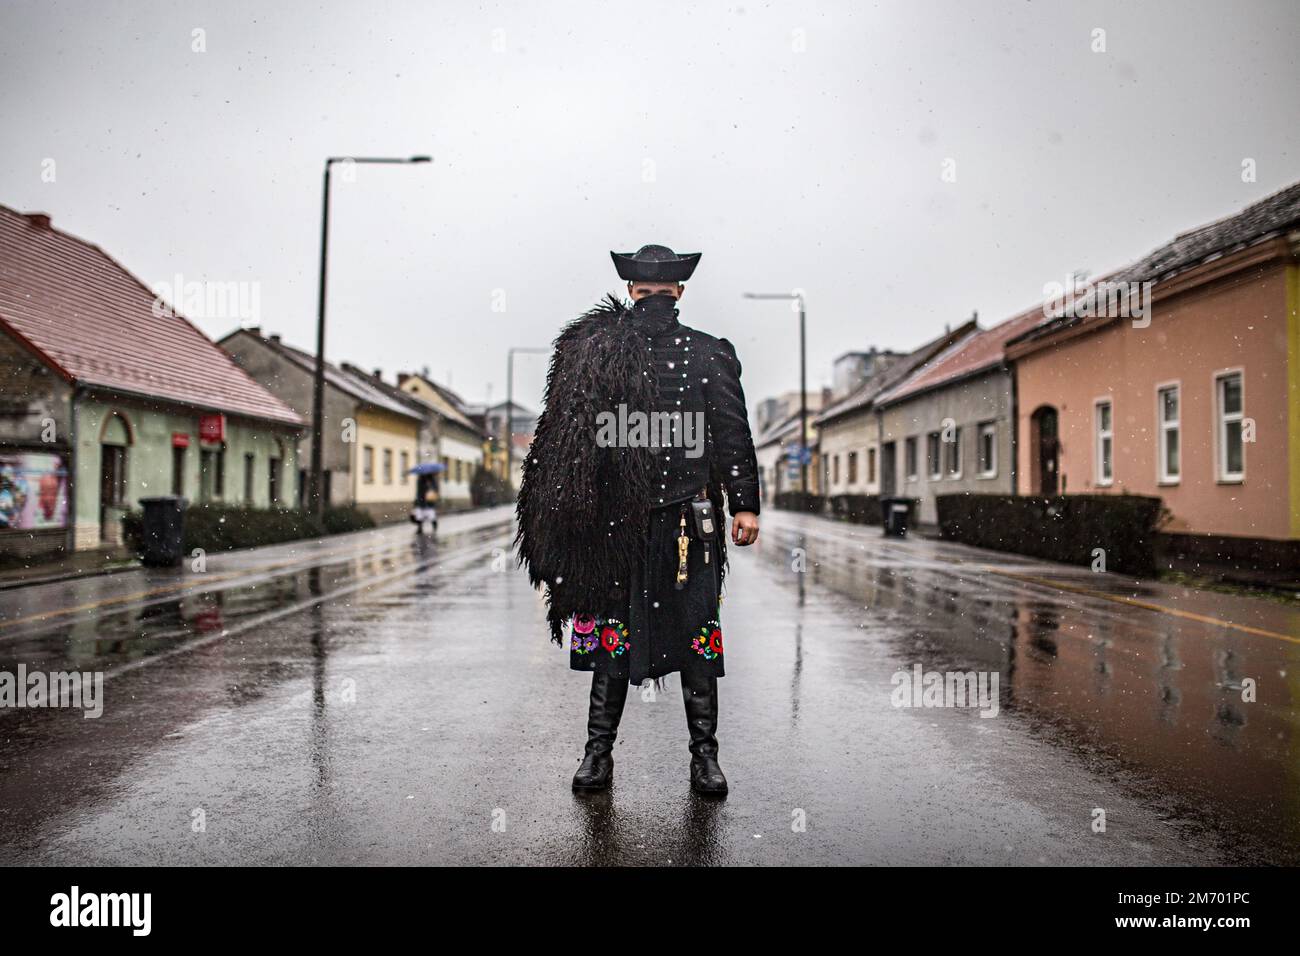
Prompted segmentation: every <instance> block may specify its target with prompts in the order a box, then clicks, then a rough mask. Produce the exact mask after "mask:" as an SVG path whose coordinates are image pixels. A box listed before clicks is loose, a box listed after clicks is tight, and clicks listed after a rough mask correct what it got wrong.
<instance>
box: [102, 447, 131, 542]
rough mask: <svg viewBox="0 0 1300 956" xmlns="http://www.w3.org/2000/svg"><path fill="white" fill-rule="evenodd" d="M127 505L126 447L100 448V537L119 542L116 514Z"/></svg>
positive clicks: (107, 540)
mask: <svg viewBox="0 0 1300 956" xmlns="http://www.w3.org/2000/svg"><path fill="white" fill-rule="evenodd" d="M125 505H126V446H125V445H100V446H99V537H100V539H101V540H102V541H105V542H107V543H110V544H115V543H116V542H117V540H118V535H119V532H120V529H119V528H118V524H117V518H118V517H119V516H118V515H117V514H115V513H114V512H116V511H117V510H118V509H121V508H123V507H125Z"/></svg>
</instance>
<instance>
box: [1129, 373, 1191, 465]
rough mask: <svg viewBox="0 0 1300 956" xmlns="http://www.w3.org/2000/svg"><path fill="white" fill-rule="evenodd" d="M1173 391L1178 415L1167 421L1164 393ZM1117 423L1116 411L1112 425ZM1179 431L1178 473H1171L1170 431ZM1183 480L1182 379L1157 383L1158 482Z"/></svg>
mask: <svg viewBox="0 0 1300 956" xmlns="http://www.w3.org/2000/svg"><path fill="white" fill-rule="evenodd" d="M1169 391H1172V392H1173V393H1174V395H1175V396H1176V398H1177V403H1178V416H1177V417H1176V418H1175V419H1174V420H1173V421H1172V422H1168V421H1165V403H1164V393H1165V392H1169ZM1114 423H1115V418H1114V413H1112V415H1111V425H1112V426H1113V425H1114ZM1171 431H1172V432H1177V433H1178V474H1176V475H1171V474H1169V472H1167V471H1166V470H1165V467H1166V465H1167V464H1168V463H1169V455H1168V441H1169V433H1170V432H1171ZM1182 481H1183V384H1182V382H1181V381H1173V382H1160V383H1159V384H1158V385H1156V484H1159V485H1180V484H1182Z"/></svg>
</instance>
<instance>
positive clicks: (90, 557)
mask: <svg viewBox="0 0 1300 956" xmlns="http://www.w3.org/2000/svg"><path fill="white" fill-rule="evenodd" d="M493 507H501V506H499V505H498V506H492V507H488V506H479V507H472V508H453V509H449V510H447V511H444V512H443V513H442V515H441V517H442V518H443V519H444V523H445V519H446V518H448V517H450V516H452V515H467V514H475V513H479V512H486V511H492V510H493ZM394 527H402V528H404V529H408V530H409V526H408V523H407V522H406V520H405V518H404V517H403V519H402V520H400V521H399V520H397V519H393V520H389V521H383V522H380V523H378V524H376V525H375V527H374V528H370V529H365V530H369V531H381V530H383V529H385V528H394ZM349 533H351V534H358V533H361V532H349ZM340 537H342V536H341V535H326V536H325V537H324V538H303V539H301V540H299V541H283V542H280V543H279V544H278V545H263V546H261V547H259V548H240V549H235V550H233V551H221V552H215V553H214V554H212V555H209V556H208V557H209V563H211V561H212V559H213V558H215V557H217V555H222V554H240V553H248V552H255V551H264V550H265V549H267V548H277V547H278V548H281V549H284V548H286V547H287V548H289V549H292V548H293V546H295V545H301V544H305V543H310V542H325V541H331V540H335V539H338V538H340ZM142 567H144V565H143V564H142V563H141V562H140V558H139V556H138V555H136V554H135V553H134V552H133V551H131V550H129V549H128V548H125V547H118V548H102V549H99V550H95V551H74V552H73V553H72V554H65V555H63V556H62V557H60V558H55V559H53V560H50V561H37V562H36V563H33V564H27V565H14V566H3V565H0V591H6V590H9V589H11V588H21V587H28V586H30V585H35V584H53V583H56V582H58V581H71V580H74V579H76V578H87V577H95V576H97V575H101V574H117V573H119V572H122V571H135V570H138V569H140V568H142Z"/></svg>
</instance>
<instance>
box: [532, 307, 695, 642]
mask: <svg viewBox="0 0 1300 956" xmlns="http://www.w3.org/2000/svg"><path fill="white" fill-rule="evenodd" d="M649 298H653V299H657V300H661V301H659V302H654V303H649V302H647V300H644V299H643V300H642V302H643V303H646V305H645V306H643V307H641V308H628V306H627V305H626V304H625V303H623V302H620V301H619V300H618V299H617V298H615V297H614V296H612V295H610V296H607V297H606V298H605V299H604V300H602V301H601V302H600V303H599V304H598V305H597V306H596V307H595V308H593V309H591V310H590V311H589V312H587V313H585V314H584V315H582V316H581V317H579V318H578V319H576V320H575V321H573V322H571V323H569V324H568V325H567V326H565V328H564V329H563V330H562V331H561V332H560V334H559V336H557V337H556V339H555V352H554V354H553V355H552V356H551V364H550V369H549V371H548V372H547V376H546V393H545V396H544V398H543V406H544V407H543V411H542V414H541V416H540V417H539V418H538V420H537V430H536V433H535V434H534V436H533V443H532V447H531V448H530V449H529V451H528V457H527V458H526V459H525V460H524V464H523V474H522V477H521V480H520V486H519V498H518V501H517V503H516V507H515V515H516V518H517V519H518V530H517V532H516V534H515V545H516V547H517V548H518V552H519V563H520V565H523V566H526V567H527V569H528V580H529V582H530V583H531V584H532V585H533V587H537V586H538V585H540V584H545V585H546V586H547V615H546V619H547V623H548V624H549V625H550V630H551V639H552V640H553V641H555V642H556V643H557V644H559V643H562V642H563V631H564V624H565V622H566V621H567V620H568V619H569V618H570V617H572V616H573V615H574V614H580V613H581V614H587V613H592V609H594V608H598V607H601V606H603V605H605V604H607V603H608V602H609V600H610V598H611V592H616V590H617V589H618V588H619V587H626V584H627V582H628V580H629V578H630V575H631V570H632V568H633V567H634V565H635V564H636V562H638V561H640V560H642V552H643V549H644V537H645V533H646V521H647V517H648V514H649V504H648V502H649V501H650V490H651V487H652V481H651V475H652V474H653V469H654V453H653V450H652V449H650V448H644V447H643V448H618V447H605V448H602V447H600V446H599V445H598V444H597V443H596V434H597V422H596V417H597V415H599V414H600V413H601V412H603V411H613V412H617V409H618V405H619V403H626V405H627V407H628V408H629V409H652V408H654V407H655V400H656V398H657V396H658V381H657V377H656V375H655V370H654V366H653V364H652V362H651V352H650V348H649V345H648V343H647V338H648V336H652V335H656V334H659V333H660V332H662V331H666V330H667V329H670V328H671V327H672V326H673V325H675V324H676V321H677V317H676V316H677V313H676V310H675V309H672V308H671V306H669V307H668V308H667V309H665V308H664V307H663V306H664V303H663V302H662V299H664V298H665V297H663V296H651V297H649ZM638 305H641V303H638Z"/></svg>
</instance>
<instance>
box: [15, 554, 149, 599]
mask: <svg viewBox="0 0 1300 956" xmlns="http://www.w3.org/2000/svg"><path fill="white" fill-rule="evenodd" d="M33 560H34V561H35V562H36V563H33V564H27V565H12V566H0V591H4V590H6V589H8V588H20V587H26V586H27V585H29V584H49V583H51V582H54V581H67V580H70V579H72V578H81V577H92V576H94V575H97V574H114V573H116V572H118V571H131V570H134V569H135V568H138V567H140V566H141V565H140V559H139V558H138V557H136V556H135V555H134V554H133V553H132V552H130V551H128V550H127V549H126V548H103V549H100V550H96V551H74V552H73V553H72V554H64V555H63V556H62V557H60V558H56V559H54V560H52V561H39V560H36V559H33Z"/></svg>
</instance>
